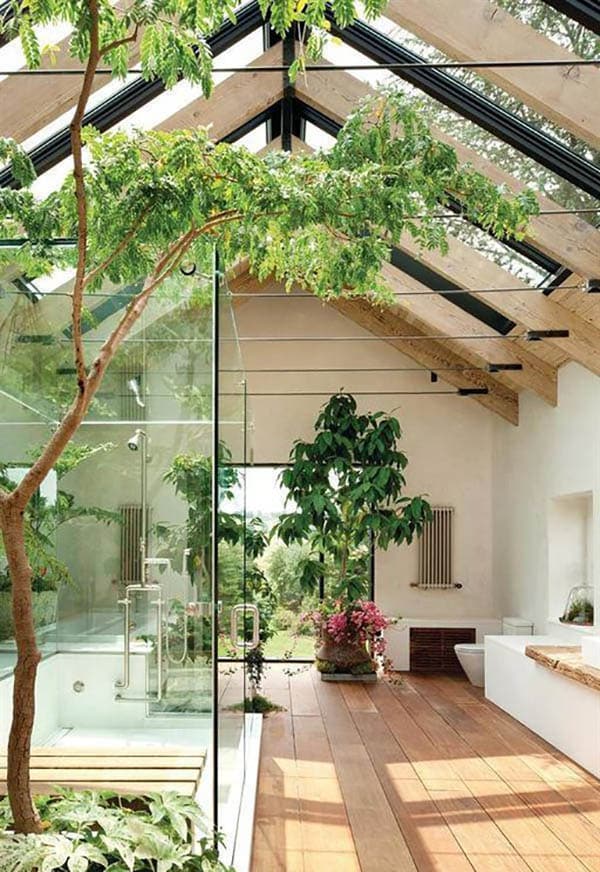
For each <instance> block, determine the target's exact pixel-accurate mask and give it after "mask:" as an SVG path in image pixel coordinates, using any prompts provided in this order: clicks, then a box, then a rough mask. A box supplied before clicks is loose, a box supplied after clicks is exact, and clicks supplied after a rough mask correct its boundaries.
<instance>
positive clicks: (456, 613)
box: [236, 298, 500, 618]
mask: <svg viewBox="0 0 600 872" xmlns="http://www.w3.org/2000/svg"><path fill="white" fill-rule="evenodd" d="M236 318H237V323H238V330H239V335H240V337H241V345H242V355H243V359H244V366H245V368H246V370H247V380H248V390H249V393H250V395H252V394H253V393H256V392H281V393H284V394H285V393H292V392H302V391H306V392H311V391H324V392H325V393H326V394H331V393H333V392H335V391H336V390H339V389H340V388H345V389H346V390H348V391H351V392H354V393H358V392H360V391H379V392H381V393H380V395H378V396H367V397H358V396H357V400H358V402H359V407H360V408H361V409H362V410H372V411H376V410H379V409H381V410H384V411H387V412H391V411H392V410H395V412H394V414H396V415H397V417H398V419H399V420H400V423H401V426H402V428H403V431H404V438H403V440H402V449H403V450H404V451H405V452H406V453H407V455H408V458H409V466H408V475H407V478H408V486H407V488H408V489H407V492H408V493H425V494H427V495H428V498H429V500H430V501H431V502H432V503H433V504H437V505H450V506H454V507H455V509H456V514H455V534H456V538H455V576H456V580H457V581H460V582H461V583H462V584H463V589H462V590H451V591H441V592H440V591H418V590H415V589H413V588H411V587H410V583H411V582H415V581H416V580H417V548H416V546H415V545H412V546H410V547H403V548H390V550H389V551H388V552H386V553H383V552H378V553H377V556H376V573H377V575H376V578H377V600H378V602H379V603H380V604H381V606H382V607H383V608H384V609H385V610H386V611H387V612H388V613H390V614H394V615H402V616H404V617H411V618H428V617H430V618H444V617H447V618H463V617H467V618H469V617H485V618H490V617H498V616H499V615H500V612H499V603H498V599H497V597H496V596H495V593H494V590H493V587H492V493H491V489H492V436H493V423H492V419H493V417H494V416H493V415H492V414H490V413H489V412H488V411H486V410H485V409H484V408H483V407H482V406H480V405H479V404H477V403H476V402H475V401H473V400H470V399H468V398H461V397H457V396H439V397H433V398H432V397H418V396H414V397H406V396H405V397H403V396H397V395H396V396H389V395H386V393H385V392H392V391H415V390H426V391H434V390H439V391H447V390H449V389H450V386H449V385H447V384H445V383H444V382H443V381H442V380H441V379H440V381H439V382H438V383H437V385H432V384H431V383H430V380H429V373H428V372H427V371H425V372H423V371H420V372H377V373H358V372H351V371H350V370H351V368H352V367H358V368H360V367H387V368H391V369H393V368H398V367H415V366H416V364H415V363H414V361H412V360H411V359H409V358H407V357H405V356H403V355H402V354H401V353H400V352H399V351H398V350H397V349H395V348H394V347H392V346H390V345H389V344H387V343H385V342H381V341H364V342H335V341H332V342H317V341H312V342H310V341H309V342H299V343H281V342H271V343H256V342H244V340H243V337H244V336H290V337H291V336H309V337H310V336H313V337H318V336H352V337H357V338H358V337H369V336H370V335H371V334H369V333H367V332H366V331H364V330H362V329H361V328H360V327H358V326H356V325H355V324H354V323H353V322H352V321H350V320H349V319H347V318H345V317H344V316H342V315H340V314H338V313H337V312H335V311H333V310H332V309H331V308H329V307H327V306H325V305H321V304H320V303H319V302H316V301H313V300H295V301H290V300H287V299H285V300H280V299H273V300H269V299H265V298H260V299H257V300H251V301H246V302H244V303H243V304H242V305H238V306H237V307H236ZM294 367H299V368H316V369H326V368H328V367H330V368H331V367H334V368H342V369H346V370H347V371H345V372H339V373H337V372H336V373H326V372H320V373H302V374H300V373H283V372H275V373H260V374H258V373H253V372H251V370H252V369H267V368H271V369H279V370H281V369H289V368H294ZM326 399H327V397H326V396H322V397H290V396H283V397H253V396H250V399H249V405H250V414H251V418H252V419H253V421H254V426H255V431H254V434H253V439H252V444H253V458H254V460H255V461H256V462H262V463H277V462H285V461H286V460H287V458H288V454H289V450H290V448H291V446H292V443H293V441H294V440H295V439H298V438H303V439H309V438H311V434H312V432H313V423H314V420H315V418H316V416H317V413H318V410H319V408H320V407H321V406H322V404H323V403H324V402H325V401H326Z"/></svg>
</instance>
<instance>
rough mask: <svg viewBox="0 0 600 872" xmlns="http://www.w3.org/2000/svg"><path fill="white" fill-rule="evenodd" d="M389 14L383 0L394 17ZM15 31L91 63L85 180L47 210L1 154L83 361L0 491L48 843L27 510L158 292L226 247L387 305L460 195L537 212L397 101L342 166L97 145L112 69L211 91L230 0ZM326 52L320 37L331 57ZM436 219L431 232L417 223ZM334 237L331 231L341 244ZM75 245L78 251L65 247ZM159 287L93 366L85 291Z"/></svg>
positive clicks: (147, 142)
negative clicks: (64, 400) (413, 248)
mask: <svg viewBox="0 0 600 872" xmlns="http://www.w3.org/2000/svg"><path fill="white" fill-rule="evenodd" d="M384 5H385V3H384V0H369V2H368V4H366V10H367V14H368V15H369V16H370V17H374V16H376V15H377V14H379V13H380V12H381V11H382V9H383V7H384ZM260 6H261V10H262V13H263V15H264V16H265V17H267V16H268V17H269V20H270V24H271V26H273V27H274V28H275V30H276V31H277V32H278V33H279V34H280V35H281V36H283V35H285V33H286V32H288V31H289V29H290V28H291V27H292V26H293V25H294V23H295V22H299V23H300V24H301V25H303V26H304V25H305V26H306V27H307V28H310V29H313V30H314V31H315V32H316V31H317V30H318V29H320V30H322V31H325V32H326V30H327V19H326V9H325V4H324V3H323V2H322V0H298V2H292V3H290V2H289V0H261V2H260ZM10 8H11V12H12V13H13V15H12V18H11V19H10V20H6V19H5V20H4V21H2V22H0V34H2V35H3V36H5V37H6V38H11V37H13V36H18V37H19V38H20V40H21V44H22V47H23V50H24V54H25V59H26V62H27V65H28V66H29V67H30V68H32V69H35V68H37V67H39V66H40V64H41V62H42V58H43V55H44V47H43V46H42V45H41V44H40V40H39V36H38V32H39V29H40V28H41V27H43V26H45V25H55V24H57V23H63V24H64V23H66V24H68V25H69V27H70V28H71V34H70V37H69V40H68V51H69V53H70V54H71V55H72V56H73V57H74V58H76V59H77V60H78V61H79V62H80V63H81V65H82V68H83V70H84V75H83V79H82V85H81V90H80V93H79V96H78V99H77V102H76V107H75V109H74V114H73V118H72V121H71V125H70V135H71V146H72V152H73V170H72V173H71V174H70V175H69V176H68V178H67V179H66V181H65V182H64V183H63V184H62V185H61V186H60V188H59V189H58V190H56V191H52V192H51V193H49V194H47V195H45V196H42V197H40V196H39V194H36V193H34V190H33V189H32V184H33V182H34V180H35V171H34V167H33V165H32V163H31V160H30V159H29V157H28V156H27V154H26V153H25V152H24V151H23V149H22V148H20V146H19V145H18V144H17V143H15V142H12V141H9V140H0V161H2V162H3V163H8V164H10V166H11V167H12V172H13V175H14V179H15V182H16V186H15V187H13V188H10V189H9V188H6V189H2V191H0V235H2V236H3V237H8V238H17V237H18V238H21V237H23V236H24V237H26V238H27V242H26V243H25V244H24V245H22V246H21V247H20V248H18V249H17V250H16V251H15V250H13V251H11V252H10V254H7V252H6V250H4V253H3V255H2V259H3V262H6V261H7V260H9V259H10V261H11V263H12V265H13V266H14V265H15V263H16V265H18V266H20V267H21V268H22V269H23V270H24V271H26V272H27V274H28V275H30V276H32V277H35V276H36V275H40V274H42V273H44V272H49V271H50V270H51V269H52V268H54V267H58V266H65V265H66V264H70V265H72V266H73V267H75V280H74V283H73V288H72V312H71V323H72V331H71V337H72V346H73V358H74V363H75V370H76V379H75V384H74V386H73V399H72V402H71V405H70V407H69V408H68V409H67V411H66V412H65V414H64V415H63V417H62V418H61V420H60V421H59V423H58V426H57V427H56V429H55V430H54V432H53V433H52V435H51V437H50V438H49V440H48V442H47V444H46V445H45V446H44V448H43V450H42V452H41V453H40V455H39V457H38V458H37V459H36V460H35V462H34V463H33V465H32V467H31V469H30V470H29V471H28V473H27V474H26V475H25V476H24V478H23V479H22V481H20V482H19V484H18V485H17V486H16V487H15V488H14V489H13V490H11V491H10V492H7V491H0V527H1V529H2V536H3V541H4V545H5V549H6V554H7V557H8V562H9V566H10V574H11V580H12V589H13V615H14V624H15V635H16V642H17V665H16V669H15V704H14V707H13V725H12V729H11V734H10V739H9V750H8V776H7V783H8V793H9V796H10V801H11V806H12V809H13V814H14V818H15V828H16V829H17V830H18V831H20V832H39V831H40V828H41V823H40V821H39V818H38V815H37V811H36V809H35V807H34V806H33V803H32V801H31V790H30V782H29V755H30V745H31V734H32V729H33V719H34V690H35V680H36V674H37V665H38V662H39V659H40V653H39V651H38V649H37V646H36V642H35V629H34V625H33V617H32V608H31V566H30V564H29V561H28V559H27V550H26V543H25V534H24V527H23V523H24V514H25V510H26V507H27V505H28V503H29V501H30V500H31V499H32V497H33V495H34V494H35V492H36V491H37V489H38V487H39V486H40V484H41V482H42V481H43V480H44V478H45V477H46V475H47V474H48V472H49V471H50V469H51V468H52V467H53V466H54V465H55V464H56V463H57V462H58V461H59V460H60V458H61V455H62V454H63V452H64V451H65V448H66V447H67V446H68V445H69V443H70V441H71V439H72V438H73V436H74V434H75V433H76V432H77V429H78V428H79V426H80V424H81V423H82V421H83V420H84V418H85V415H86V413H87V411H88V409H89V407H90V403H91V402H92V400H93V398H94V397H95V395H96V394H97V392H98V389H99V388H100V385H101V383H102V380H103V378H104V375H105V373H106V370H107V368H108V367H109V365H110V364H111V361H112V360H113V359H114V356H115V354H116V353H117V351H118V350H119V348H120V346H121V345H122V343H123V341H124V340H125V339H126V337H127V335H128V333H129V332H130V330H131V329H132V328H133V327H134V325H135V324H136V322H137V321H138V320H139V318H140V317H141V315H142V313H143V312H144V310H145V308H146V306H147V304H148V301H149V299H150V298H151V296H152V294H153V293H154V292H155V291H156V289H157V288H159V287H161V285H162V284H163V282H164V281H165V280H166V279H167V278H168V277H169V276H170V275H172V274H173V273H174V272H175V271H176V270H177V269H178V267H179V266H180V265H181V263H182V261H183V259H184V258H186V259H194V260H204V258H205V257H206V256H207V255H208V253H209V251H211V250H212V249H213V247H214V246H215V245H216V246H217V247H218V248H219V250H220V253H221V256H222V258H223V260H224V262H225V263H226V264H230V265H232V264H234V263H236V262H237V261H238V260H240V259H241V258H247V260H248V262H249V265H250V269H251V270H252V271H253V272H254V273H255V274H256V275H257V276H258V277H259V278H262V279H264V278H267V277H268V276H275V277H276V278H278V279H280V280H283V281H284V282H285V283H286V285H287V286H288V287H291V286H292V285H294V284H296V283H300V284H302V285H303V286H305V287H307V288H308V289H310V290H311V291H313V292H314V293H315V294H317V295H319V296H320V297H323V298H330V297H335V296H339V295H342V294H357V295H367V296H369V297H370V298H371V299H373V300H374V301H377V300H384V299H386V297H387V296H388V295H389V291H388V290H387V289H386V287H385V285H384V284H383V282H382V280H381V279H380V276H379V270H380V266H381V264H382V263H383V262H385V261H386V260H388V259H389V257H390V246H391V245H392V244H395V243H397V242H399V241H400V240H401V237H402V235H403V234H404V233H408V234H410V235H412V236H413V237H414V238H415V239H416V240H417V241H418V243H419V244H420V245H421V246H423V247H425V248H438V249H440V250H442V251H444V250H445V245H446V236H445V227H444V225H443V224H441V223H440V222H438V221H436V220H435V219H434V218H433V217H428V216H429V215H431V214H432V213H433V211H434V210H436V209H437V208H438V207H439V204H440V203H441V204H444V203H445V202H446V201H447V198H448V196H449V195H450V194H452V196H453V197H454V198H458V199H459V200H460V201H461V204H462V207H463V210H464V211H465V213H466V214H467V215H468V216H470V217H473V218H475V219H476V220H477V221H478V222H479V223H480V224H482V225H483V226H484V227H489V228H491V229H494V230H497V229H500V230H502V231H503V233H504V234H505V235H507V236H519V235H521V234H522V233H523V230H524V228H525V225H526V223H527V219H528V217H529V216H530V215H532V214H534V213H535V212H536V210H537V206H536V203H535V200H534V198H533V196H531V195H530V194H527V193H526V194H518V195H516V196H512V195H510V194H509V193H508V192H506V191H504V190H500V189H498V188H496V187H495V186H494V185H493V184H492V183H491V182H490V181H488V180H487V179H485V178H484V177H483V176H481V175H480V174H478V173H476V172H474V171H473V170H472V169H470V168H468V167H461V166H459V164H458V161H457V159H456V155H455V153H454V152H453V150H452V149H451V148H449V147H448V146H447V145H444V144H442V143H439V142H437V141H435V139H434V138H433V137H432V136H431V134H430V133H429V131H428V129H427V126H426V124H424V122H423V121H422V119H421V118H420V116H419V113H418V111H416V110H415V109H414V108H412V107H411V105H410V104H409V103H408V102H407V101H406V100H405V99H404V98H402V97H401V96H399V95H398V94H396V93H394V92H387V93H385V94H382V95H381V96H380V97H378V98H377V99H376V100H375V101H374V102H371V103H369V104H366V105H365V106H363V107H360V108H359V109H358V110H357V112H355V113H354V115H353V116H351V118H350V119H349V121H348V123H347V125H346V126H345V127H344V129H343V130H342V132H341V133H340V136H339V138H338V141H337V143H336V145H335V146H334V147H333V148H332V149H331V150H330V151H329V152H318V153H317V154H314V155H290V154H286V153H283V152H279V153H272V154H268V155H265V156H259V155H255V154H252V153H251V152H249V151H248V150H247V149H245V148H243V147H241V146H236V145H231V144H228V143H214V142H212V141H211V140H210V136H209V133H208V132H207V131H206V130H202V129H199V130H178V131H170V132H164V131H154V130H149V131H144V130H133V131H118V132H108V133H99V132H98V131H96V130H94V129H93V128H91V127H86V126H85V123H84V122H85V117H86V111H87V107H88V104H89V97H90V94H91V91H92V88H93V86H94V82H95V76H96V73H97V70H98V66H99V63H100V62H101V61H103V62H104V63H106V64H108V66H109V67H110V69H111V71H112V74H113V76H115V77H119V78H124V77H125V75H126V73H127V71H128V69H129V66H130V64H131V60H132V58H133V57H134V52H135V53H136V54H135V56H136V58H137V53H138V50H139V62H140V68H141V76H142V78H144V79H146V80H148V81H150V80H155V79H158V80H160V81H161V82H162V83H163V85H164V86H165V87H166V88H171V87H173V86H174V85H175V84H177V82H179V81H181V80H184V79H185V80H187V81H188V82H190V83H192V84H194V85H197V86H198V87H199V89H200V91H201V92H202V94H203V95H204V96H205V97H208V96H210V93H211V89H212V56H211V51H210V46H209V41H208V40H209V37H210V36H211V35H212V34H214V33H215V32H216V31H217V30H218V29H219V28H220V27H221V26H222V24H223V23H224V22H225V21H227V20H231V21H235V9H234V3H233V2H232V0H206V2H202V3H198V2H196V0H153V2H152V3H148V2H146V0H131V2H128V3H126V4H119V3H117V4H113V3H112V2H110V0H38V2H36V3H25V2H20V0H13V2H12V3H11V7H10ZM331 14H332V15H333V17H334V19H335V20H336V22H337V24H338V25H339V26H342V27H343V26H344V25H347V24H348V23H349V22H351V21H352V20H353V19H354V17H355V16H356V14H357V7H356V5H355V4H354V2H352V0H332V3H331ZM321 44H322V40H320V38H319V39H313V40H312V43H311V44H310V46H308V48H309V50H310V51H315V52H317V51H318V50H319V49H320V46H321ZM422 213H425V218H420V219H419V221H416V220H414V219H415V218H416V216H417V215H421V214H422ZM332 230H333V231H334V232H332ZM56 237H74V238H75V239H76V240H77V244H76V246H75V248H74V249H68V248H67V249H65V248H62V249H61V248H58V247H55V246H53V245H52V244H51V241H52V239H54V238H56ZM143 277H145V280H144V282H143V286H142V289H141V290H140V292H139V293H138V294H137V295H136V296H134V297H133V298H132V300H131V302H130V303H129V305H128V307H127V309H126V310H125V312H124V314H123V316H122V318H121V320H120V321H119V322H118V324H117V326H116V327H115V328H114V330H113V331H112V333H111V334H110V335H109V336H108V338H107V339H106V341H105V342H104V343H103V345H102V346H101V348H100V350H99V352H98V353H97V354H96V355H95V356H94V357H93V358H92V359H91V360H87V359H86V356H85V349H84V344H83V342H82V318H83V315H84V308H83V305H82V300H83V295H84V291H85V293H93V292H94V291H97V290H99V289H100V288H101V287H103V286H106V283H108V282H111V283H113V284H114V285H117V286H120V285H122V284H124V283H131V282H135V281H139V280H140V278H143Z"/></svg>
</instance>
